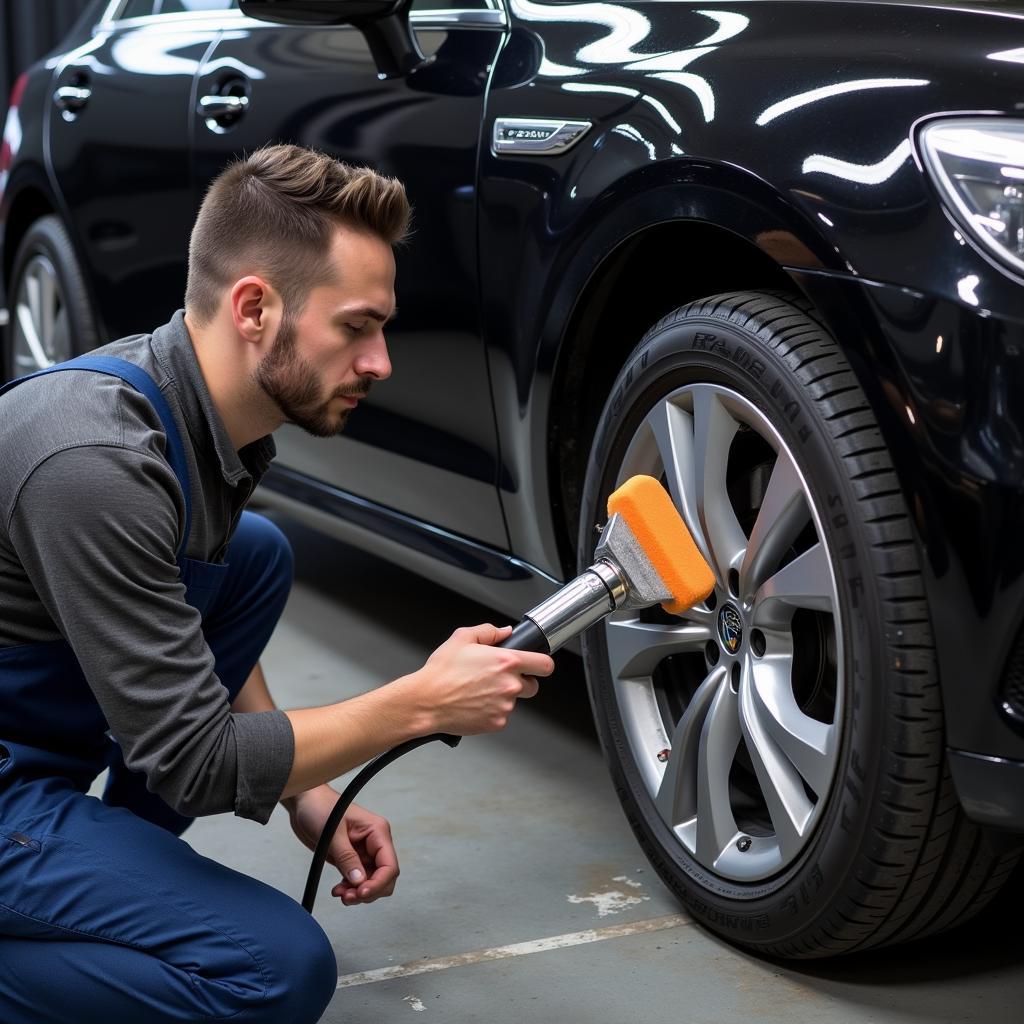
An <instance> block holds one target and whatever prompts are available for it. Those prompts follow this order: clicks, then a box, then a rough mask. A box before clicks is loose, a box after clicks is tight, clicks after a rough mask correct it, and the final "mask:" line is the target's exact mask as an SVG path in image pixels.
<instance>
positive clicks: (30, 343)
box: [11, 253, 72, 377]
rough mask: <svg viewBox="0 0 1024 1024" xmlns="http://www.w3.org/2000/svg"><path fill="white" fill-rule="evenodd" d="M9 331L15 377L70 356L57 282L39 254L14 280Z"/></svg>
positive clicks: (44, 258)
mask: <svg viewBox="0 0 1024 1024" xmlns="http://www.w3.org/2000/svg"><path fill="white" fill-rule="evenodd" d="M11 333H12V338H13V348H14V364H13V369H14V376H16V377H20V376H23V375H24V374H27V373H33V372H35V371H36V370H41V369H43V368H44V367H46V366H52V365H53V364H54V363H59V362H63V361H64V360H65V359H70V358H71V355H72V352H71V333H70V331H69V329H68V322H67V312H66V308H65V304H64V297H63V295H62V294H61V289H60V281H59V280H58V278H57V272H56V270H54V267H53V264H52V263H51V262H50V260H49V258H48V257H47V256H45V255H43V254H42V253H36V254H35V255H34V256H33V257H32V258H31V259H30V260H29V261H28V263H27V264H26V266H25V270H24V272H23V273H22V275H21V280H20V281H19V282H18V288H17V294H16V297H15V302H14V316H13V319H12V323H11Z"/></svg>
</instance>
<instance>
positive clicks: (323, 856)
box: [302, 732, 462, 914]
mask: <svg viewBox="0 0 1024 1024" xmlns="http://www.w3.org/2000/svg"><path fill="white" fill-rule="evenodd" d="M461 739H462V737H461V736H450V735H449V734H448V733H445V732H435V733H431V734H430V735H429V736H419V737H417V738H416V739H413V740H406V741H405V743H399V744H398V746H397V747H392V748H391V750H387V751H385V752H384V753H383V754H379V755H378V756H377V757H375V758H374V759H373V760H372V761H371V762H370V763H369V764H368V765H366V766H365V767H364V768H363V769H362V771H360V772H359V774H358V775H357V776H356V777H355V778H354V779H353V780H352V781H351V782H350V783H349V784H348V785H347V786H346V787H345V792H344V793H342V794H341V796H339V797H338V801H337V803H336V804H335V805H334V810H333V811H331V813H330V816H329V817H328V819H327V821H326V822H325V823H324V827H323V831H322V832H321V833H320V838H319V839H318V840H317V843H316V849H315V850H314V851H313V863H312V864H310V866H309V874H308V875H307V876H306V891H305V892H304V893H303V894H302V906H303V907H304V908H305V909H306V910H308V911H309V912H310V913H311V914H312V913H313V901H314V900H315V899H316V890H317V886H319V884H320V875H321V874H323V870H324V862H325V861H326V860H327V851H328V850H329V849H330V848H331V840H332V839H333V838H334V833H335V832H337V831H338V825H339V824H341V819H342V818H343V817H344V816H345V812H346V811H347V810H348V809H349V806H350V805H351V803H352V801H353V800H355V798H356V794H357V793H358V792H359V790H361V789H362V788H363V786H365V785H366V784H367V783H368V782H369V781H370V779H372V778H373V777H374V775H376V774H377V772H379V771H380V770H381V769H382V768H387V766H388V765H389V764H391V762H392V761H394V760H397V759H398V758H399V757H401V756H402V755H403V754H408V753H409V751H410V750H415V749H416V748H417V747H422V746H423V744H424V743H431V742H433V741H434V740H440V741H441V742H442V743H447V744H448V746H449V747H457V746H458V745H459V741H460V740H461Z"/></svg>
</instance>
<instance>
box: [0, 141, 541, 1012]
mask: <svg viewBox="0 0 1024 1024" xmlns="http://www.w3.org/2000/svg"><path fill="white" fill-rule="evenodd" d="M408 212H409V211H408V206H407V202H406V198H405V194H404V190H403V189H402V186H401V185H400V184H399V183H398V182H396V181H394V180H389V179H385V178H382V177H380V176H378V175H376V174H374V173H373V172H371V171H368V170H356V169H352V168H349V167H346V166H345V165H343V164H339V163H338V162H336V161H334V160H332V159H330V158H328V157H326V156H324V155H321V154H317V153H313V152H311V151H308V150H304V149H300V148H298V147H294V146H272V147H268V148H266V149H263V150H260V151H258V152H256V153H254V154H253V155H252V156H251V157H249V158H248V159H246V160H243V161H240V162H238V163H235V164H233V165H232V166H231V167H229V168H228V169H227V170H226V171H225V172H224V173H223V174H221V175H220V177H219V178H218V179H217V180H216V181H215V182H214V183H213V185H212V186H211V187H210V190H209V192H208V194H207V196H206V199H205V200H204V202H203V205H202V208H201V209H200V212H199V216H198V218H197V220H196V224H195V227H194V229H193V233H192V240H191V245H190V250H189V276H188V287H187V291H186V296H185V309H184V312H183V313H182V312H180V311H179V313H177V314H176V315H175V316H174V317H173V318H172V320H171V321H170V322H169V323H168V324H165V325H164V326H162V327H160V328H158V329H157V330H156V331H154V332H153V334H152V335H141V336H136V337H131V338H126V339H123V340H121V341H117V342H114V343H113V344H110V345H107V346H105V347H104V348H102V349H100V350H97V353H96V355H97V356H99V359H95V360H93V361H92V362H86V363H79V362H77V361H76V363H75V366H76V368H74V369H61V370H57V371H50V372H46V373H43V374H40V375H37V376H35V377H32V378H29V379H27V380H24V381H21V382H19V383H18V384H17V385H15V386H13V387H11V388H9V389H8V391H7V393H6V394H4V395H3V397H2V398H0V451H2V453H3V456H2V459H0V612H2V614H0V1019H2V1020H3V1021H4V1022H6V1024H23V1022H27V1021H42V1020H46V1021H66V1022H69V1024H70V1022H74V1024H93V1022H96V1024H99V1022H103V1024H110V1022H118V1024H131V1022H136V1021H137V1022H146V1024H157V1022H163V1021H185V1020H188V1021H192V1020H207V1019H220V1018H230V1019H231V1020H232V1021H233V1022H234V1024H249V1022H256V1021H259V1022H268V1024H269V1022H273V1024H286V1022H292V1024H305V1022H312V1021H316V1020H318V1019H319V1018H320V1016H321V1015H322V1013H323V1010H324V1008H325V1006H326V1005H327V1003H328V1001H329V1000H330V998H331V996H332V995H333V993H334V990H335V980H336V975H337V970H336V964H335V960H334V955H333V952H332V950H331V948H330V945H329V943H328V942H327V939H326V936H325V935H324V934H323V932H322V931H321V929H320V928H319V926H318V925H317V924H316V923H315V922H314V921H313V920H312V918H311V917H310V916H309V915H308V914H306V913H305V912H304V911H303V910H301V908H299V906H298V905H297V904H296V903H294V902H293V901H292V900H291V899H289V898H287V897H285V896H284V895H282V894H281V893H278V892H277V891H275V890H273V889H271V888H270V887H268V886H266V885H263V884H262V883H260V882H257V881H255V880H253V879H250V878H248V877H246V876H244V875H241V874H239V873H237V872H234V871H231V870H229V869H227V868H225V867H223V866H222V865H219V864H216V863H215V862H213V861H210V860H208V859H206V858H203V857H200V856H198V855H197V854H196V853H195V852H194V851H192V850H191V848H190V847H188V846H187V845H186V844H185V843H184V842H182V841H181V840H180V839H178V838H177V836H178V835H179V834H180V833H181V832H182V831H183V830H184V829H185V828H186V827H187V825H188V823H189V822H190V821H191V820H192V818H193V817H194V816H196V815H202V814H213V813H218V812H222V811H233V812H234V813H235V814H238V815H240V816H242V817H247V818H252V819H254V820H256V821H260V822H265V821H266V820H267V819H268V817H269V816H270V813H271V811H272V810H273V807H274V805H275V804H276V803H277V802H278V801H279V800H280V801H281V802H283V803H284V804H285V806H286V807H287V809H288V812H289V815H290V817H291V821H292V825H293V828H294V830H295V832H296V833H297V835H298V836H299V838H300V839H302V840H303V841H304V842H305V843H307V845H309V844H311V843H312V842H313V841H315V839H316V837H317V836H318V834H319V832H320V830H321V828H322V826H323V823H324V821H325V819H326V818H327V815H328V814H329V812H330V810H331V809H332V807H333V806H334V802H335V799H336V793H335V792H334V791H333V790H332V789H331V788H330V787H328V786H327V785H326V782H327V780H329V779H333V778H335V777H337V776H339V775H341V774H342V773H344V772H346V771H348V770H349V769H351V768H353V767H355V766H356V765H358V764H360V763H362V762H364V761H367V760H369V759H370V758H371V757H372V756H374V755H376V754H377V753H379V752H381V751H383V750H386V749H389V748H390V747H392V746H394V745H395V744H397V743H399V742H401V741H403V740H406V739H409V738H411V737H414V736H420V735H426V734H429V733H432V732H437V731H442V732H449V733H457V734H463V735H465V734H471V733H479V732H487V731H492V730H496V729H500V728H502V727H503V726H504V725H505V722H506V720H507V717H508V715H509V714H510V713H511V711H512V709H513V707H514V705H515V702H516V700H517V699H518V698H520V697H530V696H533V694H535V693H536V691H537V681H536V678H535V677H536V676H539V675H548V674H550V672H551V671H552V668H553V664H552V662H551V659H550V658H548V657H547V656H545V655H538V654H528V653H521V652H515V651H505V650H501V649H498V648H495V647H494V646H493V644H494V643H495V642H496V641H497V640H500V639H502V638H503V637H504V636H506V635H507V628H506V629H504V630H502V629H497V628H495V627H494V626H490V625H481V626H476V627H474V628H471V629H463V630H458V631H456V633H455V634H454V635H453V636H452V637H451V639H449V640H448V641H447V642H446V643H445V644H443V645H442V646H441V647H440V648H438V650H437V651H435V652H434V653H433V654H432V655H431V657H430V658H429V659H428V660H427V662H426V664H425V665H424V666H423V667H422V668H421V669H419V670H418V671H417V672H414V673H412V674H411V675H409V676H405V677H403V678H401V679H397V680H395V681H393V682H391V683H389V684H387V685H385V686H381V687H380V688H378V689H377V690H374V691H372V692H370V693H366V694H363V695H361V696H359V697H356V698H353V699H351V700H347V701H343V702H341V703H338V704H334V705H331V706H328V707H320V708H305V709H299V710H294V711H280V710H278V709H276V707H275V705H274V703H273V701H272V700H271V697H270V694H269V692H268V690H267V686H266V683H265V681H264V678H263V674H262V671H261V669H260V666H259V662H258V659H259V656H260V653H261V651H262V650H263V648H264V646H265V644H266V643H267V640H268V639H269V637H270V634H271V632H272V630H273V628H274V624H275V623H276V621H277V619H278V616H279V615H280V613H281V610H282V608H283V605H284V601H285V598H286V596H287V592H288V587H289V584H290V579H291V555H290V551H289V548H288V545H287V542H286V541H285V539H284V537H283V536H282V534H281V533H280V531H278V530H277V528H276V527H274V526H273V525H272V524H271V523H270V522H269V521H268V520H266V519H263V518H261V517H259V516H256V515H253V514H252V513H250V512H246V511H242V508H243V506H244V504H245V502H246V500H247V499H248V497H249V495H250V494H251V492H252V490H253V488H254V487H255V486H256V484H257V482H258V481H259V478H260V476H261V475H262V473H263V472H264V470H265V469H266V467H267V464H268V463H269V461H270V459H271V458H272V457H273V454H274V448H273V442H272V441H271V439H270V438H269V436H268V435H269V434H271V433H272V432H273V430H274V429H276V428H277V427H278V426H279V425H280V424H282V423H284V422H293V423H296V424H298V425H300V426H302V427H303V428H304V429H306V430H307V431H309V432H310V433H313V434H316V435H318V436H330V435H332V434H336V433H338V432H339V431H340V430H341V429H342V427H343V426H344V423H345V420H346V419H347V417H348V416H349V414H350V413H351V412H352V411H353V410H354V409H355V408H356V406H357V405H358V402H359V400H360V399H361V398H362V397H364V396H365V395H366V394H367V392H368V391H369V390H370V388H371V386H373V385H375V384H376V383H377V382H379V381H383V380H385V379H386V378H387V377H388V376H389V375H390V373H391V365H390V362H389V360H388V352H387V346H386V344H385V340H384V333H383V329H384V325H385V324H386V323H387V321H388V320H389V319H390V318H391V316H392V315H393V313H394V307H395V299H394V277H395V264H394V257H393V254H392V245H393V244H394V243H396V242H397V241H399V240H400V239H401V238H402V236H403V235H404V233H405V231H406V227H407V221H408ZM143 371H144V372H143ZM104 766H109V768H110V774H109V777H108V782H107V787H106V791H105V793H104V797H103V800H102V801H100V800H98V799H96V798H94V797H89V796H87V795H86V790H87V789H88V788H89V785H90V783H91V782H92V780H93V779H94V778H95V776H96V775H97V774H98V773H99V772H100V771H101V770H102V768H103V767H104ZM331 859H332V861H333V863H334V864H336V865H337V867H338V868H339V870H340V871H341V873H342V880H341V881H340V882H339V883H338V884H337V885H336V886H335V888H334V890H333V891H334V894H335V895H336V896H338V897H339V899H340V901H341V902H342V903H343V904H345V905H351V904H356V903H366V902H372V901H373V900H375V899H377V898H379V897H381V896H387V895H390V893H391V892H392V890H393V888H394V885H395V880H396V878H397V876H398V864H397V859H396V857H395V851H394V847H393V845H392V842H391V838H390V832H389V828H388V824H387V822H386V821H384V819H382V818H379V817H377V816H375V815H373V814H371V813H370V812H368V811H366V810H364V809H362V808H360V807H356V806H353V807H352V808H351V810H350V811H349V813H348V815H347V816H346V820H345V822H344V826H343V827H342V828H341V829H339V832H338V834H337V836H336V838H335V842H334V846H333V848H332V854H331Z"/></svg>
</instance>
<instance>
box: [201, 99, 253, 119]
mask: <svg viewBox="0 0 1024 1024" xmlns="http://www.w3.org/2000/svg"><path fill="white" fill-rule="evenodd" d="M198 109H199V113H200V114H202V115H203V117H211V118H218V117H231V116H233V117H237V116H239V115H241V114H244V113H245V112H246V111H247V110H248V109H249V97H248V96H201V97H200V98H199V108H198Z"/></svg>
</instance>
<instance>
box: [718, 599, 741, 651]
mask: <svg viewBox="0 0 1024 1024" xmlns="http://www.w3.org/2000/svg"><path fill="white" fill-rule="evenodd" d="M718 635H719V637H721V640H722V646H723V647H724V648H725V649H726V650H727V651H728V652H729V653H730V654H735V653H736V652H737V651H738V650H739V648H740V641H741V640H742V639H743V620H742V619H741V618H740V613H739V612H738V611H736V609H735V608H733V606H732V605H731V604H725V605H722V610H721V611H720V612H719V613H718Z"/></svg>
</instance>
